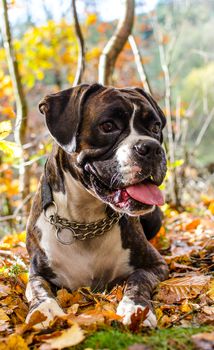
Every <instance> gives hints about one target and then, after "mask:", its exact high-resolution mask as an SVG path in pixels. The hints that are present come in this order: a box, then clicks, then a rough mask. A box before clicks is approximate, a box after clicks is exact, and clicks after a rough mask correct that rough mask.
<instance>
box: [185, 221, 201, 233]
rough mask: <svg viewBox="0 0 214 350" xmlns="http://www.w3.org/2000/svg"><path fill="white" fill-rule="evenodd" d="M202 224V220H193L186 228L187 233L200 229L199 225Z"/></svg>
mask: <svg viewBox="0 0 214 350" xmlns="http://www.w3.org/2000/svg"><path fill="white" fill-rule="evenodd" d="M200 223H201V220H200V219H194V220H192V221H191V222H190V223H188V224H187V225H186V226H185V229H186V230H187V231H191V230H194V229H195V228H196V227H198V225H199V224H200Z"/></svg>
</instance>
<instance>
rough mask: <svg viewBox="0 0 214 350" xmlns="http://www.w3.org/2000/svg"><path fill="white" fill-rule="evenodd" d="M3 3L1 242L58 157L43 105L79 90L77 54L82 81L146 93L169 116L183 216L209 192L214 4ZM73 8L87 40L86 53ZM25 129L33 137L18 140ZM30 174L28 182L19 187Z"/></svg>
mask: <svg viewBox="0 0 214 350" xmlns="http://www.w3.org/2000/svg"><path fill="white" fill-rule="evenodd" d="M0 3H1V15H2V16H1V40H0V223H1V222H2V223H3V225H1V232H0V234H2V233H4V232H7V230H8V227H9V228H10V229H11V228H13V227H15V228H17V226H20V227H21V228H23V227H24V225H25V219H26V215H27V212H28V210H29V205H28V204H30V201H31V198H32V195H33V193H34V192H35V190H36V186H37V183H38V179H39V176H40V174H41V172H42V167H43V165H44V163H45V159H46V155H47V153H48V152H49V151H50V149H51V140H50V138H49V136H48V133H47V130H46V129H45V127H44V121H43V118H42V117H41V115H39V113H38V111H37V105H38V102H39V101H40V99H41V98H42V97H43V96H44V95H45V94H47V93H50V92H56V91H58V90H60V89H64V88H67V87H69V86H71V85H72V84H74V82H75V76H76V72H77V66H78V54H79V60H80V55H82V58H84V61H85V69H84V71H83V70H82V71H81V79H82V82H89V83H90V82H94V81H98V80H99V81H103V82H110V83H111V84H112V85H114V86H116V87H122V86H141V87H142V86H143V87H144V88H145V89H146V90H147V91H150V92H151V93H152V95H153V96H154V97H155V98H156V100H158V102H159V104H160V105H161V107H162V108H163V110H164V112H165V114H166V116H167V121H168V123H167V127H166V130H165V140H166V142H165V147H166V150H167V154H168V168H169V172H168V176H167V179H166V181H165V185H164V186H165V191H166V194H167V198H168V200H169V202H170V203H171V204H172V205H174V206H176V207H181V206H182V205H185V203H186V202H187V201H188V200H190V199H191V200H193V201H194V199H195V196H196V195H197V193H200V192H202V191H205V190H206V188H207V186H209V185H210V184H211V181H212V180H213V177H212V175H211V173H212V172H213V168H214V164H213V163H214V158H213V150H214V123H213V119H214V108H213V93H214V91H213V90H214V63H213V55H214V54H213V49H212V48H213V46H214V45H213V44H214V43H213V40H214V38H213V26H214V16H213V13H214V2H213V1H212V0H186V1H180V0H159V1H158V0H156V1H152V2H151V1H146V0H145V1H143V0H142V1H139V0H137V1H136V2H135V4H134V1H133V0H126V1H123V2H122V3H121V2H120V1H119V0H118V1H117V2H113V1H109V2H105V4H104V2H103V1H102V0H90V1H89V0H86V1H83V0H77V1H76V2H75V1H73V5H72V4H71V3H70V2H67V1H63V0H54V1H50V0H40V1H37V2H33V1H32V0H7V1H6V0H1V1H0ZM151 4H152V5H151ZM74 5H76V9H77V18H76V20H78V22H79V24H80V29H81V32H82V36H83V38H84V43H83V44H84V48H82V49H81V46H80V45H79V44H78V43H79V42H80V41H79V38H78V37H77V27H76V22H75V20H74V16H73V13H74V12H73V11H72V10H73V9H74ZM4 6H5V8H6V10H7V11H6V12H7V16H8V24H9V29H10V34H11V38H10V41H11V42H10V45H11V49H12V53H13V55H14V57H13V58H14V60H15V61H16V62H17V68H18V76H19V77H18V79H19V80H20V82H19V83H20V86H21V89H22V91H23V96H22V97H23V98H24V100H25V101H24V103H25V104H26V106H27V107H28V109H26V111H25V113H24V114H23V115H22V116H21V119H20V112H19V105H18V104H17V103H18V102H17V101H18V100H17V91H16V87H15V84H14V77H13V74H12V72H11V68H10V63H9V60H10V59H9V58H8V55H10V54H11V52H10V53H8V52H7V49H8V45H9V44H8V40H7V38H6V37H5V28H4V27H5V11H3V9H4ZM126 8H127V9H128V11H126ZM123 13H124V15H123ZM134 13H135V14H134ZM121 28H122V31H121ZM118 32H120V35H119V39H121V33H122V41H120V40H119V41H120V42H119V41H118V36H117V34H118ZM131 33H132V36H130V34H131ZM115 34H116V37H115ZM115 38H116V42H115ZM112 44H113V45H112ZM112 46H113V49H114V52H113V51H111V50H110V49H111V47H112ZM106 47H107V48H108V50H110V51H111V54H110V55H109V53H108V52H109V51H108V52H107V49H106ZM115 47H116V50H115ZM81 50H82V51H81ZM106 53H108V54H106ZM112 53H113V56H112ZM109 57H110V61H111V62H110V61H109ZM112 57H113V60H112ZM106 59H107V61H106V63H105V62H104V61H105V60H106ZM79 62H80V61H79ZM109 62H110V63H111V64H112V65H111V67H110V65H109ZM112 62H113V63H112ZM105 64H106V67H107V68H110V72H109V73H108V72H107V75H108V77H107V78H106V77H105V78H103V77H101V71H100V69H101V68H100V69H99V70H98V66H100V67H102V69H104V68H105ZM15 65H16V64H15ZM103 73H104V72H102V74H103ZM105 73H106V72H105ZM18 94H19V95H20V91H19V92H18ZM21 95H22V92H21ZM22 102H23V101H22ZM20 123H21V124H22V123H24V125H25V131H24V137H21V139H20V137H19V139H18V138H17V136H16V137H15V135H17V131H19V136H20V135H21V134H20V125H21V124H20ZM5 139H6V140H5ZM23 169H24V170H23ZM23 171H24V172H25V173H26V174H27V176H26V177H25V184H24V186H23V184H22V187H21V186H20V185H21V183H20V173H21V174H22V173H23ZM20 191H21V192H20Z"/></svg>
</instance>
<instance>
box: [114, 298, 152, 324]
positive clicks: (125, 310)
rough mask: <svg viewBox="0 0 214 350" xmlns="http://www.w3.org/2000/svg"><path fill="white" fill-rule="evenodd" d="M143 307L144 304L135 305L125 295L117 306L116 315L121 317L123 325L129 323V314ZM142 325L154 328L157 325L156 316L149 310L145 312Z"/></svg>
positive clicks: (143, 308)
mask: <svg viewBox="0 0 214 350" xmlns="http://www.w3.org/2000/svg"><path fill="white" fill-rule="evenodd" d="M145 308H146V307H145V306H142V305H137V304H135V303H134V302H133V301H132V300H131V299H129V298H128V297H127V296H124V297H123V299H122V300H121V301H120V302H119V305H118V307H117V315H119V316H122V317H123V320H122V322H123V324H124V325H130V324H131V316H132V315H133V314H135V313H137V310H138V309H141V310H142V311H144V310H145ZM143 326H145V327H150V328H155V327H156V326H157V319H156V316H155V314H154V313H153V312H152V311H151V310H149V312H148V313H147V316H146V319H145V320H144V321H143Z"/></svg>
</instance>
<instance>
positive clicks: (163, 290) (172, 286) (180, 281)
mask: <svg viewBox="0 0 214 350" xmlns="http://www.w3.org/2000/svg"><path fill="white" fill-rule="evenodd" d="M210 279H211V277H210V276H205V275H190V276H185V277H181V278H171V279H169V280H166V281H164V282H161V283H160V284H159V291H158V294H157V295H156V299H157V300H160V301H162V302H165V303H169V304H173V303H176V302H179V301H181V300H183V299H189V298H195V297H196V296H197V295H199V294H200V293H201V292H202V290H205V289H206V288H208V285H209V282H210Z"/></svg>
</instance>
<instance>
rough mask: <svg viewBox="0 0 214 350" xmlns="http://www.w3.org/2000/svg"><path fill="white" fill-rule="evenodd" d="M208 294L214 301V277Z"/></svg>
mask: <svg viewBox="0 0 214 350" xmlns="http://www.w3.org/2000/svg"><path fill="white" fill-rule="evenodd" d="M207 295H208V297H209V298H210V299H211V300H213V301H214V279H212V280H211V281H210V283H209V287H208V292H207Z"/></svg>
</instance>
